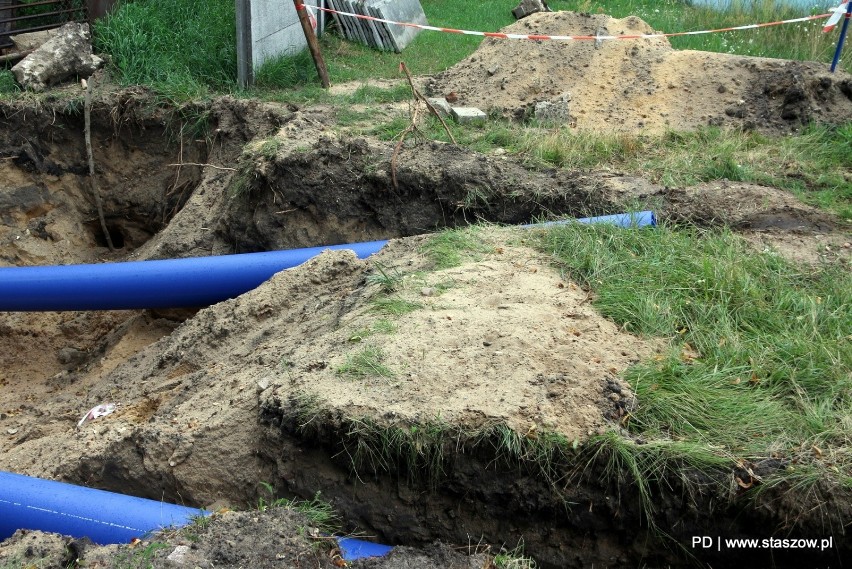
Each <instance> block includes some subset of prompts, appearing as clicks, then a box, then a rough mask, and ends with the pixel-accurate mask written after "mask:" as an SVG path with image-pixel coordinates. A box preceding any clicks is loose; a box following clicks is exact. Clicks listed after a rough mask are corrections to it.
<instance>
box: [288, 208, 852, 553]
mask: <svg viewBox="0 0 852 569" xmlns="http://www.w3.org/2000/svg"><path fill="white" fill-rule="evenodd" d="M476 230H477V228H476V227H471V228H464V229H459V230H449V231H444V232H441V233H439V234H436V235H435V236H434V237H433V238H432V239H431V240H430V242H428V243H427V244H426V245H425V246H424V252H426V254H428V255H430V256H431V257H432V258H433V261H435V263H436V266H438V265H440V266H442V267H446V266H452V265H454V264H458V263H459V262H461V260H462V259H463V258H465V257H466V256H469V255H477V253H478V252H479V251H480V250H481V248H482V243H481V242H480V240H479V238H478V237H477V235H476ZM521 239H523V240H524V241H525V242H526V243H527V244H529V245H532V246H533V247H536V248H538V249H539V250H541V251H544V252H546V253H548V254H550V255H552V256H553V259H554V262H555V263H556V265H557V266H558V267H559V268H561V270H562V271H563V272H564V275H565V277H566V278H570V279H572V280H574V281H576V282H579V283H581V284H582V285H583V286H585V287H588V288H589V289H590V290H591V291H593V299H594V300H593V302H594V305H595V306H596V308H597V309H598V310H599V311H600V312H601V313H602V314H603V315H605V316H606V317H608V318H610V319H612V320H613V321H615V322H616V323H618V324H619V325H620V326H622V327H623V328H624V329H625V330H627V331H629V332H632V333H635V334H638V335H644V336H649V337H655V338H663V339H665V340H666V341H667V345H668V347H667V349H666V350H664V351H663V353H662V355H660V356H657V357H655V358H654V359H652V360H649V361H644V362H640V363H638V364H636V365H634V366H633V367H631V368H630V369H629V370H628V371H627V372H626V374H625V379H626V380H627V381H628V382H629V383H630V384H631V386H632V388H633V389H634V391H635V393H636V396H637V406H636V407H635V409H633V410H632V411H631V412H630V413H629V414H627V415H626V416H625V417H623V419H622V422H621V424H613V426H612V428H611V429H610V430H609V431H607V432H605V433H604V434H601V435H596V436H593V437H591V438H590V439H588V440H586V441H577V440H568V439H566V438H565V437H564V436H561V435H559V434H558V433H546V432H540V433H537V434H536V436H535V437H529V436H528V434H524V433H518V432H515V431H513V430H512V429H511V428H510V427H508V426H506V425H502V424H492V425H484V426H482V427H479V428H477V429H466V428H464V427H462V426H459V425H454V424H449V423H447V422H446V421H443V420H442V419H441V418H440V417H436V418H434V419H433V420H431V421H423V422H421V423H416V424H398V425H397V424H394V425H385V424H380V423H379V422H376V421H374V420H371V419H369V418H364V417H348V418H345V419H344V420H342V421H341V418H340V417H337V418H336V419H335V420H331V418H329V417H326V416H325V415H326V414H327V413H328V411H327V410H326V409H325V408H324V405H323V404H322V402H321V401H318V400H316V399H315V398H314V397H312V396H310V395H306V394H295V395H294V396H292V397H291V400H290V401H289V402H287V403H283V404H282V407H284V408H285V410H284V415H285V417H286V421H285V422H288V423H289V424H290V428H291V429H293V430H295V431H297V432H298V433H299V434H300V436H302V437H304V438H307V439H323V440H338V441H339V445H340V453H339V454H340V455H341V456H346V457H348V459H349V460H350V461H351V467H352V470H353V472H354V473H355V475H356V476H361V475H362V474H364V473H370V472H385V473H388V474H393V475H397V476H400V477H401V478H404V479H407V480H408V482H409V483H417V484H425V485H427V486H430V487H432V488H436V487H437V486H438V484H439V483H440V481H441V478H442V476H443V475H444V474H445V473H446V472H445V469H446V468H447V465H448V464H449V461H450V460H451V455H452V454H453V453H470V452H474V451H477V450H478V451H483V452H485V453H486V454H488V455H490V456H492V457H493V462H492V464H493V465H495V466H496V467H499V465H501V464H502V465H508V466H509V467H518V468H522V469H523V470H524V471H526V472H529V473H531V474H533V475H535V476H536V477H538V478H539V479H541V480H544V481H545V482H546V483H547V484H548V485H549V487H551V488H552V489H553V490H554V492H555V495H563V494H564V493H565V490H566V489H567V488H569V487H570V486H571V483H572V482H574V481H576V480H577V476H578V475H580V476H582V474H584V472H585V471H586V470H587V469H589V468H590V467H591V465H593V464H594V465H596V466H597V467H598V468H599V469H601V470H603V472H604V473H605V475H606V476H605V477H606V479H607V481H608V482H609V483H612V484H614V485H616V486H617V487H619V488H620V487H624V486H625V485H626V486H629V487H633V488H635V489H637V490H638V494H639V500H640V506H641V510H642V513H643V515H644V520H645V523H647V525H648V526H649V527H650V528H651V529H653V530H656V531H658V532H659V535H661V536H662V535H664V533H663V531H662V529H661V528H660V527H658V526H657V523H656V517H657V514H658V513H660V512H659V507H660V506H659V504H661V503H663V502H661V500H660V498H661V495H660V494H661V493H664V492H667V491H673V489H674V488H678V489H679V490H678V493H680V492H681V491H682V494H683V496H687V497H688V498H687V500H695V501H696V503H695V504H693V505H696V506H700V505H701V504H700V503H699V500H705V501H706V500H707V499H708V496H710V497H711V498H710V502H716V503H717V504H718V505H719V506H721V507H723V508H724V507H725V506H726V505H730V504H734V503H740V504H742V503H744V502H745V503H748V502H749V501H754V502H755V503H758V504H760V503H764V501H765V500H782V501H784V502H785V503H786V504H787V507H788V508H789V509H788V510H787V511H788V512H791V511H792V512H797V513H798V514H799V516H801V517H800V518H796V516H793V518H791V519H790V520H789V523H790V525H791V527H792V526H795V525H796V524H797V523H798V522H801V521H805V522H804V523H809V522H808V521H807V520H810V521H813V520H817V519H820V516H821V515H822V514H824V513H826V512H827V511H828V509H829V508H830V500H831V499H834V500H844V499H848V497H850V496H852V371H850V370H852V342H850V340H852V336H850V334H852V293H850V291H852V275H850V274H848V272H846V271H844V270H843V268H842V267H830V266H829V267H808V266H798V265H794V264H792V263H790V262H788V261H786V260H784V259H783V258H781V257H780V256H778V255H777V254H775V253H773V252H771V251H766V252H757V251H756V250H754V249H752V248H751V247H750V246H749V245H748V244H747V243H746V242H745V241H744V240H743V239H741V238H740V237H738V236H737V235H735V234H734V233H732V232H730V231H729V230H725V229H713V230H701V229H694V228H693V229H675V228H672V227H667V226H661V227H658V228H655V229H638V230H629V231H626V230H624V229H619V228H616V227H610V226H606V225H595V226H588V225H580V224H572V225H568V226H561V227H555V228H551V229H548V230H542V231H537V232H536V233H534V234H524V236H522V237H521ZM448 253H451V254H448ZM329 425H337V427H336V428H335V433H334V436H332V437H329V433H327V432H325V431H326V430H327V429H328V428H329ZM829 493H834V494H835V496H833V497H831V496H829ZM699 497H701V498H699ZM566 498H567V495H566ZM702 503H703V502H702ZM708 515H709V512H708ZM830 517H831V516H826V518H824V520H825V519H829V518H830ZM824 520H823V521H824ZM848 521H849V520H844V523H848ZM824 523H825V521H824ZM787 529H791V528H787ZM812 529H819V528H812Z"/></svg>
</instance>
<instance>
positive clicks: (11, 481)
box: [0, 472, 393, 561]
mask: <svg viewBox="0 0 852 569" xmlns="http://www.w3.org/2000/svg"><path fill="white" fill-rule="evenodd" d="M206 515H209V512H206V511H204V510H199V509H197V508H187V507H185V506H177V505H175V504H167V503H165V502H157V501H156V500H147V499H145V498H136V497H134V496H126V495H124V494H116V493H114V492H107V491H105V490H95V489H92V488H85V487H83V486H75V485H74V484H66V483H65V482H56V481H53V480H43V479H41V478H33V477H31V476H23V475H21V474H13V473H11V472H0V541H3V540H4V539H7V538H9V537H11V536H12V534H13V533H15V532H16V531H17V530H19V529H29V530H39V531H45V532H53V533H59V534H62V535H70V536H72V537H76V538H83V537H87V538H89V539H91V540H92V541H93V542H95V543H97V544H99V545H107V544H110V543H130V541H131V540H132V539H134V538H142V537H144V536H146V535H147V534H150V533H152V532H155V531H157V530H160V529H163V528H168V527H183V526H185V525H186V524H188V523H190V522H191V521H192V519H193V518H196V517H198V516H206ZM337 541H338V544H339V545H340V551H341V554H342V556H343V558H344V559H345V560H346V561H354V560H356V559H360V558H362V557H380V556H383V555H385V554H387V553H388V552H389V551H390V550H391V549H393V548H392V547H390V546H388V545H381V544H379V543H372V542H369V541H363V540H360V539H353V538H351V537H339V538H337Z"/></svg>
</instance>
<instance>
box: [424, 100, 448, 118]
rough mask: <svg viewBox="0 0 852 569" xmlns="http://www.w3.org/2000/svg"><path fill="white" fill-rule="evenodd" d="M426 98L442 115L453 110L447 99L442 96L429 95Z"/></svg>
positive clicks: (446, 114)
mask: <svg viewBox="0 0 852 569" xmlns="http://www.w3.org/2000/svg"><path fill="white" fill-rule="evenodd" d="M426 100H427V101H429V104H430V105H432V106H433V107H435V110H436V111H438V112H439V113H441V114H442V115H444V116H449V115H450V113H451V112H452V110H453V109H452V107H450V104H449V103H448V102H447V100H446V99H445V98H443V97H429V98H427V99H426Z"/></svg>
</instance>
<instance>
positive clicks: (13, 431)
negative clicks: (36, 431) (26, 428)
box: [6, 429, 18, 435]
mask: <svg viewBox="0 0 852 569" xmlns="http://www.w3.org/2000/svg"><path fill="white" fill-rule="evenodd" d="M6 432H7V433H9V434H10V435H14V434H15V433H17V432H18V429H6Z"/></svg>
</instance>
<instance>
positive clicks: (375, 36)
mask: <svg viewBox="0 0 852 569" xmlns="http://www.w3.org/2000/svg"><path fill="white" fill-rule="evenodd" d="M358 13H359V14H361V15H362V16H372V14H371V13H370V9H369V7H368V6H367V5H366V2H365V0H359V2H358ZM358 21H359V22H361V27H363V28H364V29H365V30H366V31H367V32H368V33H367V39H368V40H370V45H371V46H372V47H375V48H376V49H379V50H382V51H384V50H385V49H387V48H386V47H385V43H384V41H383V40H382V36H381V34H379V26H380V25H382V24H381V22H374V21H373V20H358Z"/></svg>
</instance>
